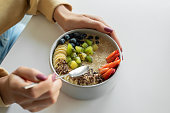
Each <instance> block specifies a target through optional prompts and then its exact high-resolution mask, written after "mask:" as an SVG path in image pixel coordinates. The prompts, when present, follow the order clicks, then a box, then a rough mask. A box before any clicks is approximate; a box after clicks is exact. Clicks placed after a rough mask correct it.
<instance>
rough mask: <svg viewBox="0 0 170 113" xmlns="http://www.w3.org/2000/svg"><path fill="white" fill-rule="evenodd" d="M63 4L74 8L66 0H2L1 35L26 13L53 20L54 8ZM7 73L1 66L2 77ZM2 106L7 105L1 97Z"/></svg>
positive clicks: (0, 6) (0, 12)
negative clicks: (41, 15)
mask: <svg viewBox="0 0 170 113" xmlns="http://www.w3.org/2000/svg"><path fill="white" fill-rule="evenodd" d="M61 4H63V5H65V6H66V7H67V8H68V9H69V10H72V7H71V5H70V4H68V3H67V2H65V1H64V0H0V35H1V34H3V33H4V32H5V31H6V30H8V29H9V28H11V27H12V26H14V25H15V24H17V23H18V22H19V21H20V20H21V19H22V18H23V17H24V15H25V14H26V13H27V14H31V15H36V14H38V13H41V14H43V15H44V16H45V17H46V18H47V19H48V20H49V21H50V22H53V13H54V10H55V8H56V7H57V6H59V5H61ZM7 75H8V72H7V71H6V70H5V69H3V68H2V67H0V77H3V76H7ZM0 87H1V86H0ZM0 107H6V105H5V104H4V103H3V100H2V99H1V97H0Z"/></svg>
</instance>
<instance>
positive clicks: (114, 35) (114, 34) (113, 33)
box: [110, 30, 122, 51]
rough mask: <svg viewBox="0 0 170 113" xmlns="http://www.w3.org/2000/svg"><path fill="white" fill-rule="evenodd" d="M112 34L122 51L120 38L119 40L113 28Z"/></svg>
mask: <svg viewBox="0 0 170 113" xmlns="http://www.w3.org/2000/svg"><path fill="white" fill-rule="evenodd" d="M110 35H111V37H112V38H113V39H114V40H115V42H116V43H117V44H118V46H119V48H120V50H121V51H122V46H121V45H120V42H119V40H118V38H117V36H116V33H115V31H114V30H113V32H112V33H111V34H110Z"/></svg>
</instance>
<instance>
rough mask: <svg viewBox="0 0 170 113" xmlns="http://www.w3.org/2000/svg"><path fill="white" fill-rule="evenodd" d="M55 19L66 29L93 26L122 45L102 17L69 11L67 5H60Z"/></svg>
mask: <svg viewBox="0 0 170 113" xmlns="http://www.w3.org/2000/svg"><path fill="white" fill-rule="evenodd" d="M54 20H55V21H57V23H58V24H59V25H60V26H61V27H62V28H63V29H64V30H65V31H69V30H73V29H78V28H91V29H96V30H98V31H100V32H103V33H106V34H108V35H110V36H111V37H112V38H113V39H114V40H115V41H116V42H117V44H118V46H119V47H120V49H121V50H122V47H121V45H120V42H119V40H118V38H117V37H116V34H115V32H114V30H112V29H111V28H110V27H109V26H108V25H107V24H106V23H105V22H104V21H103V20H102V19H101V18H99V17H96V16H92V15H87V14H75V13H72V12H71V11H69V10H68V9H67V8H66V7H65V6H63V5H60V6H58V7H57V8H56V9H55V12H54Z"/></svg>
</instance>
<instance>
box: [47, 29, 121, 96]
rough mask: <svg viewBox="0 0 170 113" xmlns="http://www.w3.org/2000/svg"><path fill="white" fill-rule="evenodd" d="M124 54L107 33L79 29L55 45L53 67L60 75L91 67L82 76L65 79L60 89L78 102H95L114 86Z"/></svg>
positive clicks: (52, 49)
mask: <svg viewBox="0 0 170 113" xmlns="http://www.w3.org/2000/svg"><path fill="white" fill-rule="evenodd" d="M121 62H122V54H121V52H120V49H119V47H118V45H117V44H116V42H115V41H114V40H113V39H112V38H111V37H110V36H108V35H107V34H104V33H101V32H98V31H96V30H91V29H76V30H72V31H69V32H66V33H64V34H63V35H61V36H60V37H59V38H58V39H57V40H56V41H55V42H54V43H53V45H52V48H51V51H50V65H51V68H52V70H53V72H54V73H56V74H57V75H58V76H60V75H63V74H67V73H69V72H70V71H71V70H74V69H75V68H77V67H79V66H82V65H88V66H89V68H90V69H89V70H88V72H87V73H85V74H83V75H82V76H79V77H74V78H72V77H70V76H66V77H64V78H62V81H63V86H62V88H61V90H62V91H63V92H64V93H65V94H67V95H69V96H71V97H74V98H77V99H94V98H97V97H100V96H102V95H104V94H106V93H108V92H109V91H110V90H111V89H112V88H113V87H114V85H115V83H116V79H117V76H118V75H117V73H118V71H119V70H120V69H119V68H120V64H121Z"/></svg>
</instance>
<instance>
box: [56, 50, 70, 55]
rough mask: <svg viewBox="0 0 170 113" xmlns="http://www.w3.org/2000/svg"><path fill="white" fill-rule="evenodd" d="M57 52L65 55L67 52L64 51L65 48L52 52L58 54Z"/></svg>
mask: <svg viewBox="0 0 170 113" xmlns="http://www.w3.org/2000/svg"><path fill="white" fill-rule="evenodd" d="M59 53H62V54H64V55H66V56H67V53H66V51H65V50H57V51H55V52H54V55H57V54H59Z"/></svg>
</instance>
